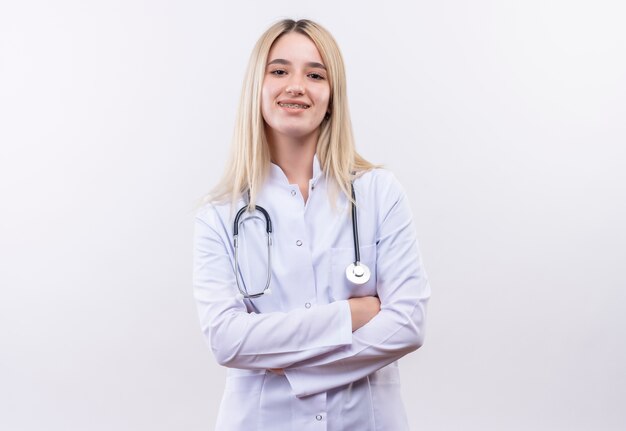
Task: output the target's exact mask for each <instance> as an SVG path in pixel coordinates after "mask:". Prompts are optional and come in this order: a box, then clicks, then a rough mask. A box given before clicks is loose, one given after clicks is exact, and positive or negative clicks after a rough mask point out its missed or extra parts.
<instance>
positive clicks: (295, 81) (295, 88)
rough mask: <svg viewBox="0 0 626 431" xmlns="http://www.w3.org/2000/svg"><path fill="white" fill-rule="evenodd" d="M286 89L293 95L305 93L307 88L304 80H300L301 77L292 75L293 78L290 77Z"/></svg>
mask: <svg viewBox="0 0 626 431" xmlns="http://www.w3.org/2000/svg"><path fill="white" fill-rule="evenodd" d="M285 91H286V92H287V93H289V94H292V95H294V96H295V95H300V96H301V95H303V94H304V92H305V90H304V86H303V85H302V81H301V80H300V78H298V77H294V76H293V75H292V78H291V79H290V81H289V83H288V85H287V88H286V89H285Z"/></svg>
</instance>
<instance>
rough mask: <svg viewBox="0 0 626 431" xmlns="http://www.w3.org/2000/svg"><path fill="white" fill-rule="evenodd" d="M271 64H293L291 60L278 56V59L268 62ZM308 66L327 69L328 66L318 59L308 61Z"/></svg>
mask: <svg viewBox="0 0 626 431" xmlns="http://www.w3.org/2000/svg"><path fill="white" fill-rule="evenodd" d="M270 64H285V65H288V66H289V65H291V61H289V60H285V59H283V58H277V59H275V60H272V61H270V62H269V63H267V65H268V66H269V65H270ZM306 66H308V67H316V68H318V69H324V70H326V66H324V65H323V64H322V63H318V62H316V61H309V62H308V63H306Z"/></svg>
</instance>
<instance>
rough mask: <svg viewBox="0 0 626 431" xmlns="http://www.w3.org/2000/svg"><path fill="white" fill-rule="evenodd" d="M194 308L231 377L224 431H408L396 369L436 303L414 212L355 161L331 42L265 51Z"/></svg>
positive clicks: (201, 238)
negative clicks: (430, 301)
mask: <svg viewBox="0 0 626 431" xmlns="http://www.w3.org/2000/svg"><path fill="white" fill-rule="evenodd" d="M195 229H196V230H195V250H194V294H195V298H196V301H197V304H198V310H199V316H200V322H201V326H202V330H203V332H204V334H205V335H206V338H207V341H208V342H209V345H210V347H211V349H212V351H213V353H214V355H215V357H216V359H217V361H218V363H219V364H221V365H223V366H226V367H228V376H227V380H226V388H225V390H224V396H223V399H222V403H221V407H220V414H219V417H218V420H217V428H216V429H217V430H229V431H232V430H246V431H251V430H272V431H276V430H288V431H293V430H308V429H312V430H313V429H315V430H322V429H323V430H359V431H364V430H393V431H398V430H405V429H408V424H407V420H406V415H405V412H404V407H403V404H402V401H401V398H400V386H399V385H400V377H399V374H398V366H397V360H398V359H400V358H401V357H402V356H404V355H406V354H407V353H409V352H412V351H414V350H416V349H417V348H419V347H420V346H421V345H422V343H423V339H424V319H425V311H426V303H427V301H428V298H429V296H430V287H429V285H428V281H427V279H426V274H425V272H424V269H423V268H422V264H421V260H420V255H419V252H418V246H417V240H416V234H415V230H414V227H413V223H412V219H411V212H410V208H409V204H408V202H407V199H406V196H405V194H404V192H403V191H402V188H401V187H400V185H399V184H398V182H397V181H396V180H395V178H394V177H393V176H392V174H390V173H389V172H388V171H386V170H383V169H379V168H377V167H376V166H374V165H372V164H371V163H369V162H368V161H366V160H364V159H363V158H362V157H361V156H359V155H358V154H357V153H356V151H355V148H354V141H353V136H352V130H351V124H350V116H349V113H348V104H347V100H346V79H345V71H344V65H343V59H342V57H341V54H340V51H339V48H338V47H337V44H336V42H335V41H334V39H333V38H332V36H331V35H330V34H329V33H328V31H326V30H325V29H324V28H323V27H321V26H320V25H318V24H316V23H314V22H312V21H309V20H300V21H297V22H295V21H292V20H284V21H280V22H278V23H276V24H275V25H273V26H272V27H270V28H269V29H268V30H267V31H266V32H265V33H264V34H263V35H262V36H261V38H260V39H259V41H258V42H257V44H256V46H255V48H254V50H253V52H252V56H251V58H250V63H249V66H248V71H247V74H246V78H245V82H244V87H243V92H242V95H241V100H240V106H239V113H238V117H237V123H236V129H235V134H234V145H233V153H232V160H231V162H230V163H229V164H228V167H227V170H226V173H225V175H224V177H223V180H222V181H221V183H220V184H219V185H218V187H217V188H216V189H215V191H214V192H213V193H212V194H211V195H210V199H209V202H207V203H205V204H204V205H203V206H202V208H201V209H200V210H199V211H198V213H197V215H196V225H195Z"/></svg>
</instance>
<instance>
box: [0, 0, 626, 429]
mask: <svg viewBox="0 0 626 431" xmlns="http://www.w3.org/2000/svg"><path fill="white" fill-rule="evenodd" d="M625 15H626V7H625V6H624V4H623V2H620V1H606V0H599V1H576V0H574V1H565V0H558V1H557V0H555V1H550V0H529V1H528V0H527V1H487V0H477V1H471V2H470V1H461V0H447V1H446V0H444V1H437V2H422V1H418V2H402V1H397V0H390V1H385V2H383V3H381V4H376V5H375V6H374V5H372V6H366V5H365V4H364V3H363V2H356V1H355V2H340V1H326V0H323V1H322V0H319V1H316V2H279V1H264V2H254V1H247V2H242V1H234V2H232V3H231V4H228V5H226V4H217V3H212V2H207V1H204V2H201V1H178V2H173V1H139V0H125V1H119V0H118V1H106V2H105V1H100V2H95V1H94V2H85V1H78V0H76V1H70V0H59V1H55V2H48V1H43V0H34V1H21V2H17V1H6V2H2V4H1V5H0V139H1V146H0V205H1V211H0V253H1V255H0V429H2V430H11V431H21V430H28V431H34V430H46V431H57V430H59V431H61V430H63V431H68V430H96V431H99V430H115V431H126V430H152V431H160V430H189V431H193V430H208V429H212V427H213V424H214V420H215V415H216V412H217V408H218V403H219V398H220V394H221V390H222V387H223V383H224V376H225V373H224V370H223V369H221V368H220V367H218V366H217V365H216V364H215V362H214V360H213V358H212V356H211V354H210V351H209V349H208V347H207V346H206V345H205V342H204V340H203V338H202V335H201V333H200V329H199V325H198V321H197V317H196V310H195V304H194V302H193V298H192V291H191V273H192V234H193V207H194V205H195V204H196V202H197V200H198V199H199V198H200V197H201V196H202V195H203V194H204V193H205V192H206V191H208V190H209V188H210V187H211V186H212V185H213V184H214V183H215V181H216V180H217V178H218V176H219V175H220V174H221V171H222V168H223V164H224V162H225V160H226V155H227V151H228V145H229V140H230V136H231V133H232V127H233V123H234V115H235V108H236V103H237V100H238V97H239V91H240V86H241V80H242V77H243V73H244V68H245V65H246V62H247V58H248V55H249V53H250V50H251V49H252V46H253V44H254V42H255V40H256V38H257V37H258V36H259V35H260V34H261V32H262V31H263V30H264V29H265V28H266V27H267V26H269V25H270V24H271V23H273V22H274V21H275V20H277V19H279V18H284V17H293V18H311V19H314V20H317V21H319V22H320V23H321V24H323V25H324V26H326V27H327V28H328V29H329V30H330V31H331V32H332V33H333V34H334V35H335V37H336V39H337V40H338V42H339V44H340V46H341V48H342V51H343V54H344V57H345V60H346V63H347V70H348V89H349V96H350V105H351V111H352V116H353V125H354V129H355V133H356V137H357V140H358V147H359V149H360V151H361V152H362V153H363V154H364V155H365V156H366V157H367V158H369V159H370V160H372V161H375V162H379V163H383V164H385V165H386V166H387V167H388V168H390V169H391V170H392V171H393V172H394V173H395V174H396V175H397V177H398V178H399V179H400V180H401V182H402V183H403V184H404V185H405V188H406V189H407V191H408V194H409V197H410V200H411V202H412V205H413V209H414V214H415V221H416V225H417V229H418V233H419V237H420V240H421V249H422V253H423V255H424V259H425V264H426V268H427V271H428V273H429V276H430V279H431V283H432V289H433V296H432V300H431V304H430V309H429V321H428V335H427V339H426V344H425V346H424V347H423V348H422V349H420V350H418V351H417V352H416V353H414V354H412V355H410V356H408V357H406V358H404V359H403V360H402V361H401V368H402V375H403V382H404V383H403V384H404V387H403V391H404V395H405V403H406V404H407V407H408V414H409V417H410V422H411V424H412V427H413V429H414V430H429V431H439V430H442V431H443V430H481V431H485V430H618V429H619V430H623V429H626V410H624V409H623V404H624V399H626V372H625V369H624V364H625V363H626V317H625V315H626V313H625V312H624V311H625V310H626V294H625V292H626V289H625V288H626V275H625V273H624V266H625V263H626V252H625V248H626V247H625V244H626V230H625V229H624V227H623V224H624V220H626V174H625V172H624V167H625V164H626V163H625V162H626V148H625V147H626V126H625V125H626V122H625V121H624V118H626V108H625V104H626V102H625V101H626V80H625V77H626V56H625V55H624V53H625V52H626V30H624V25H623V23H624V16H625Z"/></svg>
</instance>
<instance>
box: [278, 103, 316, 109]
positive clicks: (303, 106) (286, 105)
mask: <svg viewBox="0 0 626 431" xmlns="http://www.w3.org/2000/svg"><path fill="white" fill-rule="evenodd" d="M279 105H280V106H283V107H285V108H300V109H307V108H308V107H309V105H300V104H297V103H279Z"/></svg>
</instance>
